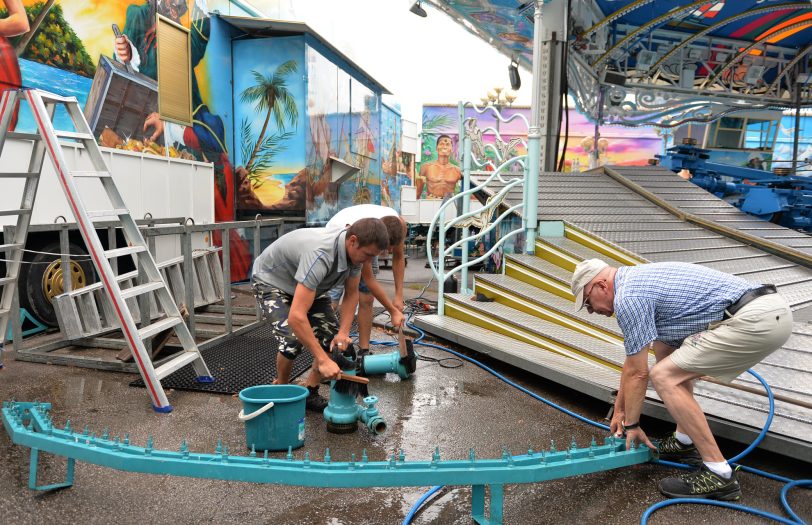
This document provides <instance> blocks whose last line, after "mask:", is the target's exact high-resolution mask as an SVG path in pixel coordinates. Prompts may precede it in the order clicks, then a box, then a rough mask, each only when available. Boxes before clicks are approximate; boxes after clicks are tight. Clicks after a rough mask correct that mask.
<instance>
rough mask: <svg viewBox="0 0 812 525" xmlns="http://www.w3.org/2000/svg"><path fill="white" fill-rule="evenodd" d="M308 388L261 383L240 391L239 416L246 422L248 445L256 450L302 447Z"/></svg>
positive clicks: (246, 442) (246, 441) (246, 440)
mask: <svg viewBox="0 0 812 525" xmlns="http://www.w3.org/2000/svg"><path fill="white" fill-rule="evenodd" d="M308 393H309V392H308V390H307V388H305V387H303V386H299V385H259V386H252V387H249V388H245V389H243V390H242V391H240V401H242V410H240V414H239V416H238V417H239V419H240V421H243V422H244V423H245V444H246V446H247V447H248V448H249V449H250V448H251V446H252V445H253V446H254V449H255V450H287V449H288V447H293V448H299V447H301V446H302V445H304V439H305V399H307V394H308Z"/></svg>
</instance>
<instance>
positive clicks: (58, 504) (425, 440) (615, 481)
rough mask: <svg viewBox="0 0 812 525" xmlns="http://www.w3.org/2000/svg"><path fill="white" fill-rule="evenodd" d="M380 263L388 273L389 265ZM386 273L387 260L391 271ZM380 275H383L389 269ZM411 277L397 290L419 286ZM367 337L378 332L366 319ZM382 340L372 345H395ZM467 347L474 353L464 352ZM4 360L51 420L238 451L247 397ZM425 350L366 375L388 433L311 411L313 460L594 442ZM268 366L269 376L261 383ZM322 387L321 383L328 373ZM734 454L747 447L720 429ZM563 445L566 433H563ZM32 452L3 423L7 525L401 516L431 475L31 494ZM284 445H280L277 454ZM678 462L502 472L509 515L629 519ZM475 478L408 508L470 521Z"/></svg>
mask: <svg viewBox="0 0 812 525" xmlns="http://www.w3.org/2000/svg"><path fill="white" fill-rule="evenodd" d="M426 272H428V270H424V269H422V264H420V265H415V264H411V265H410V266H409V267H407V281H408V280H410V279H411V280H413V281H414V282H415V283H417V282H418V281H419V280H420V279H421V276H424V275H425V273H426ZM385 275H386V270H384V274H383V275H382V278H383V279H385V278H386V277H385ZM390 275H391V274H390ZM383 279H382V280H383ZM421 287H422V286H416V287H415V288H411V287H407V296H408V297H414V296H415V295H417V293H418V291H419V288H421ZM374 337H376V338H379V339H385V338H387V337H388V336H387V335H386V334H384V333H383V332H382V331H380V330H378V329H376V333H375V334H374ZM418 349H419V350H420V351H421V352H423V353H424V355H426V356H429V357H436V358H442V357H449V354H446V353H443V352H441V351H439V350H434V349H428V348H422V350H421V347H418ZM391 350H392V349H391V348H384V347H379V348H377V351H380V352H389V351H391ZM471 355H473V354H471ZM484 362H485V363H486V364H487V365H488V366H491V367H493V368H495V369H496V370H497V371H499V372H500V373H502V374H504V375H505V376H507V377H509V378H510V379H511V380H513V381H516V382H518V383H519V384H522V385H523V386H525V387H527V388H529V389H531V390H532V391H534V392H536V393H537V394H539V395H541V396H543V397H546V398H548V399H550V400H551V401H553V402H555V403H559V404H561V405H563V406H564V407H566V408H568V409H570V410H572V411H574V412H577V413H579V414H582V415H584V416H586V417H588V418H590V419H592V420H598V421H601V420H602V419H603V417H604V416H605V415H606V413H607V410H608V405H607V404H605V403H601V402H597V401H595V400H592V399H590V398H587V397H585V396H583V395H581V394H579V393H576V392H573V391H570V390H567V389H564V388H561V387H558V386H556V385H552V384H546V383H545V382H543V381H542V380H540V379H538V378H536V377H534V376H530V375H528V374H526V373H524V372H522V371H520V370H517V369H514V368H512V367H508V366H505V365H502V364H500V363H498V362H495V361H490V360H487V359H485V360H484ZM5 364H6V366H5V368H4V369H3V370H0V399H3V400H8V399H16V400H35V399H36V400H40V401H48V402H51V403H53V410H52V413H53V416H54V420H55V422H56V424H57V425H58V426H59V427H63V426H64V424H65V422H66V420H67V419H70V421H71V425H72V426H73V428H75V429H80V428H82V427H84V425H89V426H90V428H91V430H93V431H95V432H96V433H97V434H99V433H100V432H102V431H103V429H104V428H109V431H110V433H111V435H113V436H116V435H123V434H124V433H129V437H130V441H131V442H132V443H135V444H138V445H142V446H143V444H144V443H145V442H146V440H147V438H148V437H149V436H152V437H153V438H154V446H155V448H157V449H161V448H162V449H171V450H177V449H178V447H179V445H180V443H181V441H182V440H183V439H186V440H187V441H188V445H189V448H190V449H191V450H192V451H200V452H213V451H214V448H215V447H216V445H217V442H218V440H222V442H223V444H224V445H227V446H228V447H229V450H230V453H231V454H246V453H247V451H246V450H245V436H244V430H243V426H242V423H240V422H239V421H238V420H237V413H238V412H239V410H240V408H241V403H240V401H239V399H237V398H236V396H224V395H212V394H205V393H195V392H184V391H169V392H168V396H169V399H170V402H171V403H172V405H173V407H174V411H173V412H172V413H171V414H156V413H155V412H153V410H152V408H151V407H150V405H149V402H148V398H147V395H146V393H145V391H144V390H143V389H140V388H135V387H130V386H128V383H129V382H130V381H131V380H132V379H134V378H135V376H133V375H128V374H121V373H112V372H101V371H95V370H85V369H79V368H72V367H62V366H51V365H43V364H34V363H25V362H19V361H14V360H13V354H9V353H7V354H6V356H5ZM458 364H459V363H458V362H455V361H449V360H446V361H442V362H436V361H420V362H419V363H418V368H417V372H416V374H415V375H414V376H413V377H412V378H411V379H408V380H405V381H401V380H400V379H399V378H398V377H397V376H394V375H391V374H390V375H387V376H386V377H374V378H372V380H371V382H370V387H369V389H370V393H372V394H374V395H376V396H378V397H379V399H380V402H379V410H380V413H381V415H382V416H383V417H384V419H385V420H386V423H387V426H388V428H387V431H386V432H385V433H384V434H382V435H380V436H373V435H370V433H369V432H368V431H367V430H366V429H365V428H359V430H358V432H356V433H354V434H349V435H335V434H329V433H327V432H326V430H325V428H324V421H323V419H322V417H321V415H320V414H312V413H308V414H307V420H306V428H307V430H306V435H307V438H306V442H305V446H304V447H303V448H301V449H299V450H297V451H296V457H297V458H301V457H303V455H304V452H305V451H308V452H310V454H311V457H312V458H313V459H315V460H320V459H321V458H322V457H323V456H324V451H325V448H327V447H329V448H330V452H331V455H332V458H333V460H334V461H346V460H349V458H350V454H351V453H353V452H354V453H356V454H357V455H358V456H360V454H361V451H362V450H363V449H366V450H367V453H368V455H369V458H370V460H372V461H375V460H384V459H386V458H387V457H388V456H389V455H391V454H392V453H393V452H397V451H399V450H400V449H402V450H403V451H404V453H405V454H406V459H407V460H410V459H411V460H418V459H419V460H427V459H430V458H431V454H432V452H433V451H434V449H435V447H438V446H439V448H440V452H441V455H442V457H443V458H444V459H463V458H466V457H467V456H468V450H469V449H470V448H474V449H476V454H477V457H481V458H486V457H498V456H499V455H500V454H501V452H502V449H503V447H508V449H509V450H510V451H511V452H512V453H514V454H521V453H524V452H526V451H527V449H528V448H532V449H534V450H540V449H542V448H549V445H550V441H551V440H555V441H556V443H559V444H563V443H568V442H570V441H571V440H572V439H575V441H576V442H577V444H578V446H582V447H583V446H588V444H589V441H590V440H591V438H592V437H593V436H594V437H596V438H601V437H603V434H602V432H601V431H600V430H599V429H597V428H594V427H591V426H588V425H586V424H584V423H582V422H579V421H577V420H575V419H573V418H571V417H569V416H567V415H564V414H562V413H560V412H558V411H557V410H555V409H553V408H550V407H548V406H546V405H543V404H542V403H540V402H539V401H537V400H535V399H533V398H531V397H530V396H527V395H526V394H524V393H522V392H520V391H518V390H516V389H514V388H511V387H509V386H507V385H506V384H505V383H503V382H502V381H500V380H499V379H497V378H495V377H494V376H492V375H491V374H489V373H487V372H486V371H484V370H482V369H480V368H478V367H476V366H474V365H473V364H470V363H467V362H466V363H464V364H463V365H462V366H458V367H456V368H452V366H456V365H458ZM270 379H271V378H269V382H270ZM322 389H323V390H322V392H323V394H325V395H326V394H327V387H325V386H323V387H322ZM644 426H645V428H646V430H647V431H648V432H649V434H650V435H657V433H658V432H659V433H662V434H664V433H666V432H668V431H669V427H668V425H665V424H662V423H660V424H658V423H656V422H647V421H646V420H644ZM722 445H723V449H724V451H725V452H726V454H727V455H728V456H730V455H733V454H736V453H738V451H739V450H740V449H741V445H737V444H729V443H722ZM559 448H560V447H559ZM28 452H29V450H28V449H26V448H23V447H18V446H15V445H13V444H11V442H10V440H9V438H8V436H7V435H6V433H5V432H3V431H0V465H2V467H0V523H4V524H6V523H8V524H21V525H22V524H43V523H59V524H71V523H82V524H96V523H98V524H102V523H104V524H106V523H119V524H128V523H134V524H135V523H137V524H144V523H150V524H153V523H154V524H185V523H240V524H255V523H256V524H260V523H267V524H275V525H286V524H291V525H293V524H325V525H351V524H376V525H377V524H380V525H385V524H398V523H401V522H402V521H403V518H404V516H405V515H406V514H407V513H408V511H409V509H410V508H411V507H412V505H413V504H414V503H415V501H417V499H418V498H419V497H420V496H421V495H422V494H423V493H424V492H425V491H426V490H427V488H428V487H425V488H420V487H406V488H363V489H311V488H301V487H290V486H278V485H256V484H251V483H242V482H224V481H217V480H204V479H195V478H180V477H172V476H156V475H147V474H134V473H129V472H120V471H115V470H112V469H108V468H102V467H97V466H94V465H88V464H84V463H77V466H76V477H75V484H74V486H73V487H72V488H70V489H67V490H62V491H58V492H55V493H51V494H36V493H34V492H33V491H30V490H29V489H28V488H27V481H28ZM280 455H284V453H280ZM744 463H746V464H749V465H751V466H754V467H757V468H763V469H768V470H770V471H772V472H774V473H777V474H780V475H784V476H787V477H790V478H801V477H805V478H809V477H811V475H810V472H812V468H810V465H809V464H806V463H797V462H793V461H792V460H791V459H788V458H782V457H779V456H775V455H772V454H768V453H756V454H755V455H754V456H753V457H751V458H748V459H747V460H746V461H744ZM64 467H65V461H64V460H63V459H54V458H51V457H48V458H47V459H46V460H45V461H42V462H41V468H40V473H39V475H40V482H41V483H52V482H57V481H61V480H62V479H63V477H64ZM673 472H675V471H674V470H671V469H667V468H664V467H661V466H658V465H654V464H646V465H639V466H635V467H631V468H627V469H622V470H616V471H609V472H603V473H596V474H590V475H586V476H580V477H575V478H568V479H561V480H557V481H550V482H545V483H538V484H531V485H508V486H507V487H506V491H505V523H512V524H539V525H542V524H561V523H587V524H592V523H595V524H598V523H610V524H611V523H639V521H640V517H641V515H642V514H643V512H644V511H645V510H646V508H647V507H649V506H650V505H652V504H654V503H656V502H659V501H662V500H663V499H664V498H663V497H662V496H661V495H660V494H659V492H658V491H657V489H656V486H657V481H658V480H659V479H660V478H662V477H664V476H667V475H669V474H671V473H673ZM740 481H741V483H742V490H743V495H744V496H743V500H742V503H743V504H745V505H748V506H751V507H756V508H760V509H763V510H766V511H768V512H772V513H776V514H779V515H783V513H782V511H781V507H780V501H779V492H780V489H781V487H782V485H781V484H780V483H778V482H775V481H771V480H768V479H765V478H761V477H758V476H755V475H752V474H746V473H744V474H740ZM470 494H471V492H470V487H464V486H462V487H447V488H445V489H443V490H442V491H441V492H440V493H438V494H437V495H436V496H435V497H433V498H432V499H430V500H429V503H430V504H429V505H428V506H426V507H425V508H424V510H423V511H421V512H420V513H419V514H418V515H417V517H416V518H415V519H414V520H413V521H412V523H415V524H428V523H436V524H469V523H471V522H472V521H471V512H470V502H471V499H470ZM811 495H812V493H810V491H809V490H804V489H796V490H793V491H792V492H791V493H790V495H789V499H790V502H791V503H793V504H794V507H795V510H796V512H798V514H799V515H800V516H801V517H802V518H804V519H806V520H807V521H812V497H810V496H811ZM649 523H652V524H666V523H713V524H715V525H724V524H736V525H740V524H744V523H748V524H749V523H772V522H771V521H769V520H765V519H762V518H757V517H754V516H750V515H747V514H743V513H739V512H733V511H729V510H725V509H719V508H711V507H705V506H703V507H697V506H687V505H680V506H672V507H668V508H666V509H664V510H662V511H659V512H658V513H656V514H655V515H654V517H653V518H652V519H651V520H650V522H649Z"/></svg>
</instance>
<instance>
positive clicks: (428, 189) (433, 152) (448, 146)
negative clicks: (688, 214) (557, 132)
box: [416, 106, 662, 198]
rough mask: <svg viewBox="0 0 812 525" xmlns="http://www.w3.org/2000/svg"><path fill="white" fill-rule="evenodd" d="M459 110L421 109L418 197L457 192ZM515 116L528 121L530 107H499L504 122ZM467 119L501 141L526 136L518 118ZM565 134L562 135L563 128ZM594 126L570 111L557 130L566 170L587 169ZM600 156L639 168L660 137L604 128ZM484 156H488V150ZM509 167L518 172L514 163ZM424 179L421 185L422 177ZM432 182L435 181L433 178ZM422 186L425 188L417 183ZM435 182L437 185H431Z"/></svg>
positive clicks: (488, 139) (658, 147) (487, 138)
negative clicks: (421, 130) (559, 135)
mask: <svg viewBox="0 0 812 525" xmlns="http://www.w3.org/2000/svg"><path fill="white" fill-rule="evenodd" d="M457 112H458V109H457V106H424V107H423V132H422V145H421V146H422V147H421V150H422V151H421V153H422V158H423V161H422V162H421V165H420V174H419V175H418V176H417V179H418V181H417V183H416V184H417V186H418V189H420V188H424V189H423V191H422V192H421V193H420V195H422V197H423V198H427V197H428V198H435V197H436V198H442V197H443V193H445V192H449V191H454V190H452V182H454V184H455V186H454V187H456V188H457V189H459V184H457V183H456V182H455V181H458V180H459V177H460V176H459V173H460V171H459V170H460V168H459V166H460V161H459V157H460V156H459V152H458V147H459V144H458V142H459V124H458V116H457ZM515 114H520V115H522V116H524V118H525V119H527V120H528V121H529V120H530V108H528V107H515V108H503V110H502V117H503V119H511V117H513V116H514V115H515ZM465 117H466V118H472V117H474V118H476V119H477V125H478V127H479V128H480V129H482V130H485V129H486V128H491V129H492V130H497V131H498V132H499V134H500V135H501V136H502V139H503V140H504V141H505V142H509V141H510V139H511V138H514V137H520V138H526V136H527V125H526V124H525V122H524V121H523V120H522V119H521V118H518V117H515V118H513V119H512V120H511V121H510V122H499V121H498V120H497V119H496V117H495V116H494V114H493V113H492V111H490V110H487V111H485V112H484V113H482V114H478V113H477V112H476V111H475V110H474V109H473V108H466V112H465ZM567 122H568V128H569V133H568V135H567V136H566V145H565V132H564V128H565V127H566V126H567ZM594 134H595V125H594V124H592V123H591V122H589V121H588V120H587V119H586V117H584V116H582V115H581V114H579V113H578V112H577V111H575V110H572V109H571V110H569V112H568V114H567V115H565V121H564V124H562V132H561V146H560V147H561V149H562V150H564V149H566V159H565V163H564V171H582V170H584V169H586V168H587V167H588V166H589V155H590V154H593V152H594V148H595V145H594V143H595V138H594ZM494 139H495V134H494V133H493V131H485V132H484V133H483V140H484V142H485V143H486V144H493V143H494ZM597 147H598V153H599V158H600V164H601V165H603V164H617V165H625V166H643V165H646V164H647V163H648V159H652V158H654V155H655V154H658V153H661V152H662V139H661V138H660V137H659V136H658V135H657V134H656V132H655V131H654V130H653V129H652V128H622V127H615V126H603V127H601V129H600V136H599V138H598V144H597ZM486 152H490V151H489V150H486ZM525 153H526V150H525V148H524V147H523V146H521V145H520V146H517V147H515V148H514V149H513V150H512V152H511V155H510V156H514V155H523V154H525ZM511 168H512V169H521V168H520V167H519V166H518V165H517V164H513V165H512V166H511ZM421 178H424V179H425V182H424V181H421V180H420V179H421ZM431 179H433V182H432V180H431ZM421 182H422V183H423V184H421ZM433 184H434V185H435V186H434V187H432V186H433Z"/></svg>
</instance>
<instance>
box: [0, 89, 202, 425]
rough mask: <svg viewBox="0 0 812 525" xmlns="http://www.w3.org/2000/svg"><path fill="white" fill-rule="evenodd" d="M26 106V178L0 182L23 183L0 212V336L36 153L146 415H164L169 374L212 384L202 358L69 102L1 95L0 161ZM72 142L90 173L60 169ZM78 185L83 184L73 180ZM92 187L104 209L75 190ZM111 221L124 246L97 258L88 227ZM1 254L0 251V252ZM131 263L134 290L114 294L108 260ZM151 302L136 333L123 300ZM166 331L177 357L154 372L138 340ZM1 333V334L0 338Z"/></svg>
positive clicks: (32, 192) (27, 214) (35, 176)
mask: <svg viewBox="0 0 812 525" xmlns="http://www.w3.org/2000/svg"><path fill="white" fill-rule="evenodd" d="M18 101H19V102H28V105H29V106H30V108H31V113H32V114H33V117H34V121H35V123H36V125H37V129H38V133H36V134H35V135H33V136H31V138H32V139H33V140H35V145H34V149H33V150H32V156H31V161H30V163H29V171H28V172H26V173H11V174H0V180H2V178H3V177H15V176H16V177H25V178H26V184H25V189H24V194H23V201H22V204H21V205H20V209H18V210H10V211H5V212H4V211H0V214H3V215H13V214H14V215H18V217H19V218H18V221H17V228H16V229H15V238H14V239H13V240H12V242H11V243H10V244H9V245H8V246H9V247H8V248H3V249H7V250H9V252H7V253H11V257H6V258H7V259H9V260H11V262H10V263H9V264H8V265H7V276H6V277H5V278H4V280H2V281H0V283H3V284H5V286H3V302H2V305H0V306H2V310H0V314H2V316H3V317H0V328H4V327H5V324H6V323H7V322H8V315H9V313H10V312H9V310H10V306H11V297H12V295H13V293H14V288H16V282H17V276H18V275H19V267H20V260H21V259H22V248H23V246H24V245H25V239H26V235H27V233H28V226H29V223H30V219H31V210H32V208H33V206H34V200H35V197H36V190H37V183H38V181H39V177H40V173H41V171H42V163H43V158H44V153H46V152H47V153H48V155H49V156H50V158H51V162H52V163H53V166H54V170H55V171H56V175H57V179H58V180H59V183H60V185H61V186H62V190H63V191H64V193H65V197H66V198H67V200H68V204H69V206H70V209H71V211H72V212H73V216H74V218H75V219H76V224H77V225H78V227H79V231H80V233H81V234H82V238H83V239H84V241H85V244H86V245H87V249H88V253H89V255H90V258H91V259H92V261H93V265H94V266H95V267H96V271H97V272H98V274H99V277H100V279H101V282H102V284H103V286H104V289H105V292H106V293H107V295H108V296H109V298H110V303H111V304H112V306H113V310H114V312H115V315H116V316H117V317H118V319H119V322H120V324H121V331H122V333H123V335H124V339H125V340H126V342H127V345H128V346H129V347H130V350H131V351H132V353H133V357H134V361H135V363H136V365H137V366H138V370H139V371H140V372H141V377H142V378H143V380H144V384H145V385H146V387H147V392H148V393H149V396H150V398H151V400H152V405H153V408H154V409H155V410H156V411H157V412H171V411H172V406H171V405H170V404H169V401H168V400H167V398H166V393H165V392H164V390H163V387H162V386H161V382H160V380H161V379H163V378H164V377H166V376H168V375H169V374H171V373H173V372H175V371H177V370H179V369H180V368H183V367H184V366H186V365H189V364H191V365H192V366H193V367H194V370H195V374H196V376H197V378H198V381H200V382H212V381H214V378H212V376H211V373H210V372H209V369H208V367H207V366H206V363H205V362H204V361H203V357H202V356H201V354H200V352H199V351H198V348H197V345H196V343H195V340H194V338H193V337H192V335H191V333H190V332H189V328H188V327H187V326H186V324H185V323H184V321H183V317H181V314H180V312H179V310H178V307H177V305H176V304H175V301H173V300H172V296H171V294H170V291H169V289H168V287H167V285H166V283H165V282H164V280H163V278H162V277H161V273H160V272H159V270H158V267H157V266H156V264H155V260H154V259H153V258H152V254H150V252H149V250H148V248H147V244H146V242H145V241H144V238H143V236H142V235H141V232H140V231H139V229H138V226H137V225H136V223H135V220H134V219H133V217H132V216H131V215H130V212H129V210H128V209H127V206H126V204H125V203H124V200H123V199H122V197H121V194H120V193H119V191H118V189H117V188H116V185H115V183H114V182H113V178H112V177H111V175H110V172H109V170H108V169H107V166H106V165H105V163H104V159H103V157H102V153H101V150H100V149H99V146H98V144H97V143H96V139H95V138H94V137H93V133H92V132H91V130H90V126H89V125H88V123H87V120H86V119H85V116H84V114H83V113H82V110H81V108H80V107H79V103H78V101H77V100H76V98H75V97H61V96H58V95H53V94H50V93H47V92H44V91H41V90H31V89H29V90H22V91H6V92H4V93H3V98H2V102H0V109H1V111H0V153H2V147H3V144H4V142H5V139H6V135H7V132H6V130H7V129H8V124H9V122H10V121H11V116H12V114H13V112H14V108H15V106H16V104H17V102H18ZM60 105H61V106H63V107H64V108H65V109H66V110H67V113H68V115H69V117H70V120H71V121H72V123H73V126H74V129H75V130H74V131H63V130H56V129H54V124H53V117H54V112H55V110H56V108H57V106H60ZM60 139H63V140H73V141H76V142H78V143H80V144H82V145H83V146H84V148H85V151H86V153H87V154H88V156H89V158H90V161H91V163H92V165H93V169H92V170H90V171H70V170H69V169H68V164H67V162H66V160H65V158H64V157H63V154H62V148H61V147H60V145H59V140H60ZM79 179H83V180H79ZM89 179H91V180H96V181H98V182H100V183H101V185H102V187H103V189H104V192H105V193H106V195H107V198H108V200H109V203H110V204H109V206H110V208H109V209H103V210H88V209H87V208H86V207H85V205H84V203H83V202H82V199H81V197H80V192H79V189H78V185H77V182H82V183H86V182H88V180H89ZM111 217H118V219H119V221H120V222H121V229H122V232H123V234H124V238H125V240H126V241H127V246H126V247H124V248H117V249H114V250H106V251H105V250H104V248H103V247H102V244H101V241H100V240H99V237H98V235H97V233H96V230H95V228H94V225H93V220H94V219H95V220H110V218H111ZM4 246H6V245H4ZM125 255H131V256H134V257H135V261H136V266H137V268H138V270H139V273H140V275H141V276H142V277H143V279H142V281H141V282H140V283H139V284H137V285H136V286H132V287H130V288H127V289H125V290H122V289H121V287H120V286H119V282H118V280H117V278H116V274H115V272H114V271H113V269H112V267H111V265H110V259H113V258H116V257H122V256H125ZM150 293H152V294H154V297H155V299H156V303H157V306H158V309H159V310H160V313H162V314H164V315H165V316H166V317H163V318H161V319H159V320H157V321H155V322H152V324H149V321H146V322H145V323H143V325H142V326H141V328H139V327H138V326H137V325H136V323H135V321H134V319H133V315H132V312H131V311H130V309H129V307H128V305H127V299H130V298H133V297H138V296H142V295H146V294H150ZM168 329H174V330H175V334H176V335H177V337H178V339H179V340H180V343H181V345H182V347H183V352H181V353H180V354H178V355H177V356H176V357H174V358H173V359H171V360H169V361H167V362H165V363H163V364H162V365H161V366H159V367H157V368H156V367H155V366H154V365H153V363H152V360H151V359H150V353H149V351H148V350H147V348H146V345H145V344H144V340H145V339H148V338H150V337H152V336H154V335H157V334H158V333H160V332H163V331H164V330H168ZM0 333H4V332H0Z"/></svg>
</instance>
